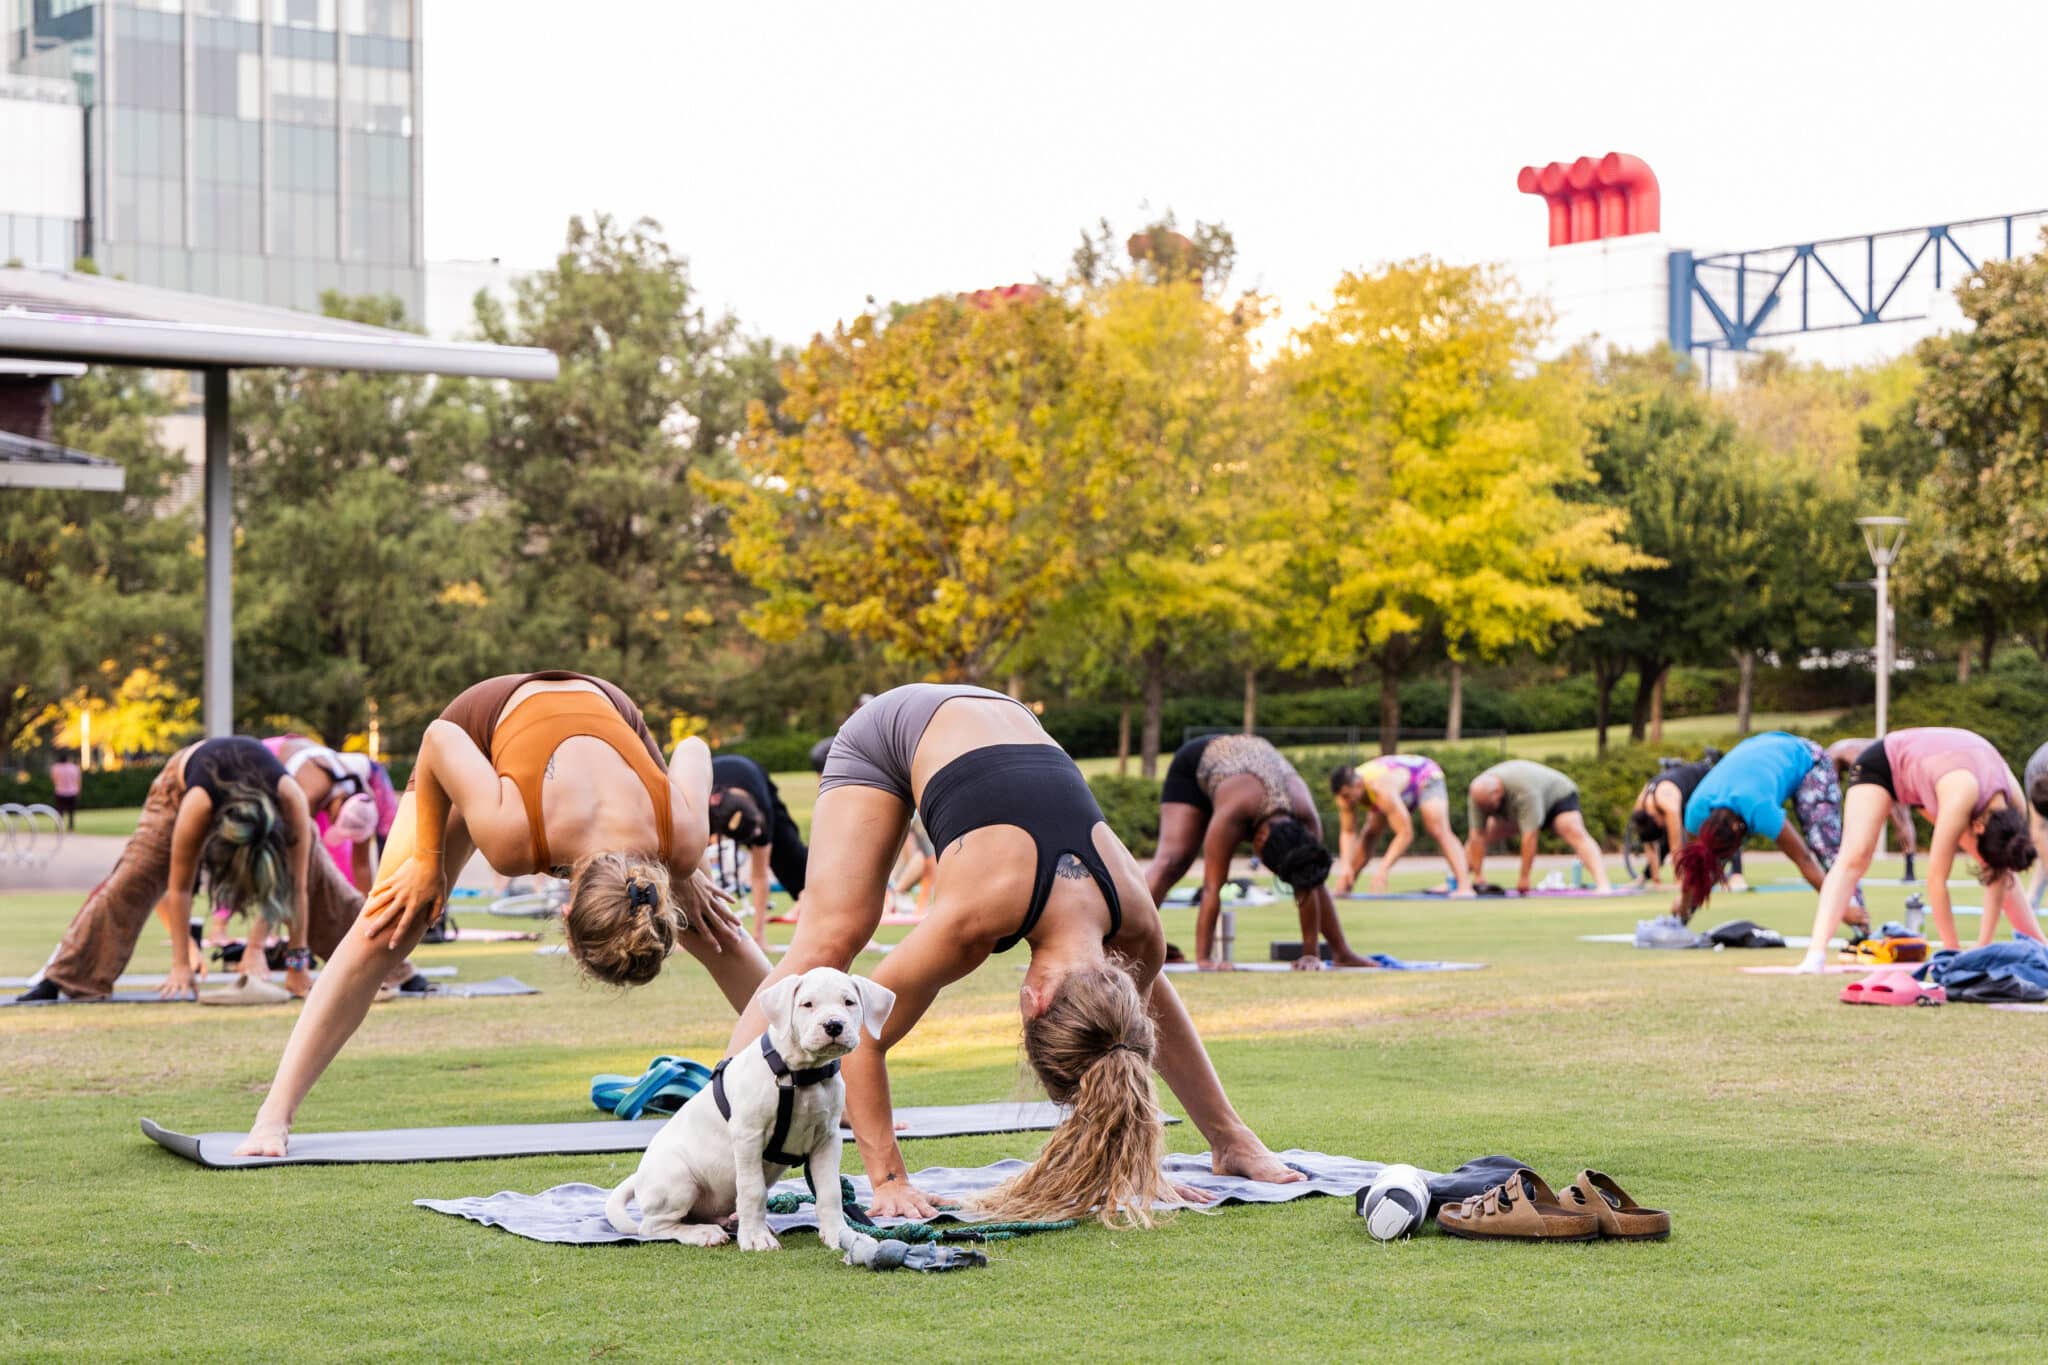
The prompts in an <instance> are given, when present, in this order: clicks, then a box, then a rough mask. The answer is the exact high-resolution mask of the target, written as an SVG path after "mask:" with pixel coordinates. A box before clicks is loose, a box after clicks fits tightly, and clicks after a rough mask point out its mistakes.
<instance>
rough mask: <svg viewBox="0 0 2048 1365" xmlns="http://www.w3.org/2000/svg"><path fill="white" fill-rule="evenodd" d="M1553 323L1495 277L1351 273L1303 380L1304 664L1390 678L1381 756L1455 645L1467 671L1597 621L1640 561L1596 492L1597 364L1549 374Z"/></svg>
mask: <svg viewBox="0 0 2048 1365" xmlns="http://www.w3.org/2000/svg"><path fill="white" fill-rule="evenodd" d="M1543 325H1544V319H1543V317H1542V316H1541V314H1540V313H1539V312H1538V311H1537V310H1535V309H1533V308H1531V307H1528V306H1526V305H1524V304H1522V303H1521V302H1520V301H1518V300H1517V299H1516V298H1514V297H1513V296H1512V295H1511V294H1510V293H1509V291H1508V290H1507V288H1506V287H1505V285H1504V284H1503V282H1502V281H1501V280H1500V278H1499V277H1498V275H1497V274H1496V273H1495V272H1494V271H1493V270H1491V269H1489V268H1486V267H1479V266H1451V265H1444V264H1441V263H1439V262H1436V261H1432V260H1429V259H1426V258H1425V259H1419V260H1413V261H1406V262H1403V263H1400V264H1398V265H1392V266H1387V267H1383V268H1381V269H1378V270H1375V271H1372V272H1369V273H1363V274H1347V275H1346V276H1345V277H1344V278H1343V279H1342V280H1340V281H1339V282H1338V284H1337V288H1336V292H1335V295H1334V297H1333V298H1332V299H1331V301H1330V303H1329V304H1328V305H1327V306H1326V307H1325V308H1324V309H1323V310H1322V312H1321V313H1320V314H1319V315H1318V316H1317V317H1316V318H1315V319H1314V320H1313V321H1312V322H1311V323H1310V324H1309V325H1308V326H1307V327H1305V328H1303V329H1302V330H1301V331H1300V332H1298V333H1297V334H1296V335H1295V337H1294V342H1293V346H1292V349H1291V351H1290V353H1289V355H1288V356H1287V357H1286V358H1285V360H1284V362H1283V363H1284V371H1285V374H1286V376H1287V380H1288V389H1289V393H1290V397H1291V401H1292V408H1293V413H1294V419H1295V421H1294V426H1295V440H1296V451H1295V457H1294V458H1295V460H1296V461H1297V463H1298V465H1299V472H1298V476H1297V477H1295V478H1293V479H1292V480H1290V482H1291V483H1292V485H1293V487H1294V488H1295V489H1296V490H1297V492H1298V495H1299V496H1300V498H1301V499H1302V501H1303V502H1305V503H1307V502H1312V503H1313V505H1314V506H1315V509H1316V515H1314V516H1311V517H1303V518H1302V519H1301V522H1300V526H1301V538H1300V541H1299V553H1298V555H1297V558H1296V561H1295V569H1296V571H1297V574H1298V579H1299V582H1300V584H1301V588H1300V590H1299V592H1298V593H1297V596H1296V601H1297V603H1298V604H1299V610H1298V613H1297V615H1296V618H1295V622H1294V627H1295V629H1294V636H1293V640H1292V643H1291V645H1290V653H1291V655H1292V661H1293V662H1297V663H1303V664H1311V665H1320V666H1325V667H1360V666H1365V667H1370V668H1372V669H1374V670H1375V671H1376V672H1377V673H1378V675H1379V680H1380V746H1381V748H1382V749H1383V750H1387V751H1391V750H1392V748H1393V747H1394V746H1395V744H1396V743H1397V741H1398V739H1399V734H1400V723H1401V716H1400V705H1401V703H1400V683H1401V679H1402V677H1403V676H1404V675H1405V674H1406V673H1407V672H1408V670H1409V669H1410V667H1411V666H1412V665H1413V664H1414V663H1415V662H1416V661H1417V659H1418V657H1419V656H1420V655H1421V654H1422V653H1423V651H1424V650H1425V649H1426V648H1427V647H1428V646H1429V645H1430V644H1431V643H1432V642H1433V641H1434V640H1438V639H1440V640H1441V641H1442V642H1443V646H1444V648H1445V649H1446V650H1447V651H1448V652H1450V653H1451V655H1452V657H1453V658H1454V659H1458V658H1465V657H1470V656H1475V655H1476V656H1478V657H1496V656H1499V655H1502V654H1505V653H1507V652H1509V651H1511V650H1514V649H1518V648H1523V647H1541V646H1543V645H1546V644H1548V643H1550V642H1551V641H1552V640H1554V639H1555V638H1556V637H1557V636H1558V635H1559V634H1561V633H1563V632H1566V631H1570V630H1575V629H1579V628H1582V627H1585V626H1588V625H1591V624H1593V623H1594V622H1595V621H1597V620H1598V616H1597V611H1598V609H1599V608H1600V607H1602V606H1603V605H1605V604H1606V603H1608V602H1609V601H1611V600H1612V597H1611V590H1610V589H1609V588H1607V587H1606V586H1605V585H1604V583H1603V581H1602V578H1601V576H1602V575H1605V574H1611V573H1614V572H1618V571H1620V570H1621V569H1624V568H1626V567H1627V566H1628V565H1629V564H1631V563H1632V562H1634V561H1635V558H1636V552H1635V551H1633V550H1631V549H1630V548H1629V547H1628V546H1627V545H1625V544H1624V543H1622V541H1621V540H1620V539H1619V532H1620V531H1621V529H1622V527H1623V525H1624V524H1625V518H1624V517H1623V515H1622V514H1621V513H1620V512H1618V511H1616V510H1615V509H1613V508H1608V507H1602V506H1599V505H1596V504H1593V503H1590V502H1588V501H1586V500H1583V499H1579V498H1574V497H1573V496H1572V495H1573V493H1574V492H1575V491H1576V490H1579V489H1581V488H1583V487H1584V486H1585V485H1588V484H1590V483H1591V482H1592V481H1593V478H1594V475H1593V472H1592V468H1591V466H1590V464H1589V462H1588V459H1587V453H1586V446H1587V434H1586V395H1587V388H1588V379H1587V375H1586V371H1585V367H1584V365H1583V363H1582V362H1581V361H1579V360H1578V359H1576V358H1572V359H1568V360H1565V361H1560V362H1555V363H1552V364H1548V365H1538V364H1536V362H1535V360H1534V354H1533V353H1534V349H1535V346H1536V344H1537V342H1538V340H1539V339H1540V337H1541V335H1542V329H1543Z"/></svg>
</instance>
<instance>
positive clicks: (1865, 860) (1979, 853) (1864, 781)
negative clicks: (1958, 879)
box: [1799, 727, 2042, 972]
mask: <svg viewBox="0 0 2048 1365" xmlns="http://www.w3.org/2000/svg"><path fill="white" fill-rule="evenodd" d="M1894 806H1906V807H1909V808H1911V809H1914V810H1918V811H1920V812H1922V813H1923V814H1925V815H1926V817H1927V820H1928V823H1930V824H1932V825H1933V826H1934V841H1933V843H1932V845H1931V846H1930V847H1929V849H1928V859H1927V862H1928V867H1927V904H1928V908H1929V909H1930V910H1932V911H1933V912H1934V927H1935V931H1936V932H1937V933H1939V934H1940V935H1941V942H1942V946H1943V947H1945V948H1960V947H1962V941H1961V940H1960V939H1959V938H1957V937H1956V917H1955V909H1954V907H1953V906H1952V905H1950V903H1949V896H1948V874H1949V868H1950V867H1951V866H1952V865H1953V864H1954V862H1955V856H1956V853H1957V852H1958V851H1961V852H1962V853H1963V854H1964V855H1965V856H1967V857H1970V858H1973V859H1975V860H1976V862H1977V865H1978V869H1979V871H1978V880H1979V881H1981V882H1982V883H1983V884H1984V921H1983V928H1982V930H1980V931H1979V934H1978V939H1977V942H1978V946H1979V947H1982V946H1984V945H1985V944H1988V943H1990V942H1991V938H1992V935H1993V934H1994V933H1995V932H1996V931H1997V928H1998V921H1999V917H2000V915H2001V914H2010V915H2011V916H2012V927H2013V932H2014V933H2017V934H2023V935H2025V936H2026V937H2028V938H2031V939H2036V940H2039V939H2041V937H2042V935H2041V925H2040V922H2039V921H2038V920H2036V919H2035V918H2034V911H2033V907H2031V906H2030V905H2028V904H2027V898H2026V897H2025V896H2024V895H2022V894H2021V892H2020V885H2019V875H2018V874H2020V873H2022V872H2024V871H2026V870H2027V869H2028V868H2030V867H2032V866H2033V865H2034V859H2035V857H2036V852H2035V848H2034V839H2033V835H2032V833H2031V832H2030V831H2029V829H2028V827H2027V816H2026V810H2025V802H2024V801H2023V800H2022V799H2021V796H2020V782H2019V779H2018V778H2017V777H2014V776H2013V772H2012V769H2011V768H2010V767H2009V766H2007V764H2006V761H2005V758H2004V756H2003V755H2002V754H2000V753H1999V752H1998V750H1997V749H1996V748H1994V747H1993V746H1992V744H1991V742H1990V741H1989V740H1987V739H1985V738H1984V737H1983V736H1982V735H1979V734H1976V733H1974V732H1972V731H1969V730H1956V729H1948V728H1942V727H1930V728H1925V729H1917V730H1894V731H1892V733H1891V734H1889V735H1886V736H1885V737H1884V738H1883V739H1881V740H1879V741H1877V742H1876V743H1874V744H1872V745H1871V746H1870V747H1869V748H1867V749H1865V750H1864V751H1863V752H1862V753H1861V754H1859V755H1857V757H1856V761H1855V762H1854V763H1852V764H1851V765H1850V766H1849V785H1848V792H1847V794H1846V796H1845V797H1844V798H1843V807H1842V856H1841V857H1840V858H1839V859H1837V860H1836V862H1835V865H1834V866H1833V867H1831V868H1829V869H1828V875H1827V879H1826V880H1825V881H1824V882H1822V884H1821V889H1820V908H1819V909H1818V910H1816V911H1815V912H1814V917H1813V941H1812V943H1811V944H1809V945H1808V947H1807V949H1806V959H1805V960H1804V961H1803V962H1801V963H1800V964H1799V970H1800V971H1802V972H1818V971H1820V970H1822V969H1823V968H1824V967H1825V966H1826V963H1827V953H1828V940H1829V939H1830V938H1832V937H1833V936H1834V932H1835V929H1836V927H1837V926H1839V925H1840V924H1841V922H1842V915H1843V913H1844V912H1845V911H1846V910H1847V909H1848V906H1849V898H1850V896H1851V894H1852V893H1853V892H1854V891H1855V890H1856V884H1857V883H1858V882H1859V881H1861V880H1862V879H1863V874H1864V873H1865V872H1867V871H1868V870H1869V869H1870V860H1871V858H1872V857H1874V856H1875V855H1876V853H1877V844H1878V839H1879V837H1880V836H1881V835H1882V834H1883V832H1884V826H1885V821H1886V820H1888V819H1889V818H1890V817H1891V813H1892V809H1893V807H1894Z"/></svg>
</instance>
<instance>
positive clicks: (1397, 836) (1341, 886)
mask: <svg viewBox="0 0 2048 1365" xmlns="http://www.w3.org/2000/svg"><path fill="white" fill-rule="evenodd" d="M1330 793H1331V794H1332V795H1333V796H1335V797H1336V798H1337V814H1338V817H1339V819H1340V821H1341V824H1342V833H1341V835H1340V844H1339V847H1340V848H1341V849H1342V851H1343V855H1344V856H1343V858H1342V860H1341V861H1340V862H1339V864H1338V868H1337V890H1338V894H1340V895H1343V894H1348V893H1349V892H1350V890H1351V888H1352V887H1353V886H1355V885H1357V883H1358V874H1359V873H1361V872H1363V871H1364V870H1365V863H1366V859H1367V858H1368V857H1369V856H1370V855H1371V852H1372V846H1373V844H1374V843H1376V842H1377V841H1378V840H1379V835H1380V831H1381V830H1383V829H1384V830H1390V831H1392V834H1391V837H1389V838H1388V840H1387V851H1386V853H1385V854H1384V855H1382V856H1381V858H1380V860H1379V862H1378V863H1377V864H1376V865H1375V866H1374V867H1373V870H1372V877H1371V879H1370V880H1369V881H1368V882H1367V883H1366V889H1367V890H1369V891H1372V892H1373V893H1374V894H1378V893H1381V892H1384V891H1385V890H1386V889H1387V877H1388V875H1389V874H1390V873H1392V872H1393V870H1394V864H1395V863H1396V862H1398V861H1399V860H1400V857H1401V855H1402V854H1403V853H1406V852H1407V851H1408V846H1409V845H1410V844H1412V843H1414V842H1415V822H1416V821H1417V820H1420V821H1421V822H1422V827H1423V828H1424V829H1426V830H1428V831H1429V836H1430V838H1432V839H1434V840H1436V843H1437V847H1438V848H1441V849H1442V850H1443V851H1444V861H1445V862H1446V863H1448V864H1449V865H1450V869H1451V898H1452V899H1453V900H1458V899H1463V898H1466V897H1469V896H1471V895H1472V894H1473V893H1472V876H1471V873H1470V872H1469V871H1468V870H1467V868H1466V866H1465V846H1464V845H1463V844H1461V843H1459V842H1458V838H1457V836H1456V835H1455V834H1453V833H1452V832H1451V799H1450V793H1449V792H1448V790H1447V789H1446V788H1445V786H1444V770H1443V769H1442V768H1441V767H1439V766H1438V765H1437V762H1436V760H1435V759H1432V758H1424V757H1422V756H1421V755H1419V754H1382V755H1381V756H1380V757H1378V758H1375V759H1373V760H1371V761H1370V762H1368V763H1365V764H1363V765H1361V766H1359V767H1357V768H1350V767H1344V768H1338V769H1336V770H1334V771H1333V772H1331V774H1330ZM1361 810H1363V811H1364V812H1365V823H1364V826H1363V827H1362V828H1361V827H1360V826H1359V823H1358V815H1359V812H1360V811H1361Z"/></svg>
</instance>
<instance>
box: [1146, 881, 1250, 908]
mask: <svg viewBox="0 0 2048 1365" xmlns="http://www.w3.org/2000/svg"><path fill="white" fill-rule="evenodd" d="M1201 898H1202V889H1201V888H1200V887H1191V888H1186V889H1183V890H1177V891H1169V892H1167V893H1166V899H1165V900H1163V901H1161V902H1160V903H1159V906H1160V908H1161V909H1162V910H1164V909H1169V908H1171V909H1179V910H1185V909H1188V908H1189V907H1191V906H1193V905H1195V904H1196V903H1197V902H1198V901H1200V900H1201ZM1279 903H1280V898H1279V897H1278V896H1276V895H1274V894H1273V893H1272V892H1271V891H1269V890H1267V889H1266V888H1265V887H1263V886H1255V887H1253V888H1252V889H1251V890H1249V891H1246V892H1244V893H1242V894H1241V895H1237V896H1232V897H1227V898H1225V899H1224V900H1223V901H1222V902H1220V904H1221V905H1222V906H1223V908H1224V909H1225V910H1237V909H1242V908H1243V907H1245V906H1247V905H1253V906H1256V905H1278V904H1279Z"/></svg>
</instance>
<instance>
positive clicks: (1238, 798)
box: [1145, 735, 1374, 971]
mask: <svg viewBox="0 0 2048 1365" xmlns="http://www.w3.org/2000/svg"><path fill="white" fill-rule="evenodd" d="M1244 844H1250V845H1251V850H1252V852H1253V853H1254V854H1256V855H1257V857H1258V859H1259V861H1260V862H1262V863H1264V864H1265V865H1266V866H1267V867H1270V868H1272V869H1273V872H1274V874H1275V875H1277V876H1278V877H1279V878H1280V880H1281V881H1283V882H1286V883H1287V885H1288V886H1289V887H1291V888H1293V890H1294V906H1295V909H1296V911H1297V912H1298V913H1299V914H1300V916H1301V956H1300V957H1298V958H1296V959H1295V962H1294V965H1295V966H1296V967H1297V968H1298V969H1300V970H1302V971H1315V970H1318V969H1320V968H1321V967H1322V965H1323V957H1322V951H1321V948H1320V947H1319V946H1318V945H1319V942H1320V940H1321V939H1325V938H1327V939H1328V940H1329V941H1330V960H1331V961H1332V962H1333V963H1335V964H1336V965H1338V966H1344V967H1370V966H1373V965H1374V964H1373V962H1372V961H1371V960H1370V959H1369V958H1364V957H1361V956H1359V955H1358V954H1357V953H1355V952H1353V951H1352V950H1351V945H1350V944H1349V943H1347V942H1345V939H1344V926H1343V925H1342V924H1341V923H1339V922H1338V919H1337V903H1336V901H1334V900H1332V899H1331V898H1330V888H1329V885H1328V882H1329V877H1330V862H1331V859H1330V851H1329V850H1328V849H1326V848H1324V847H1323V822H1322V817H1321V816H1319V815H1317V814H1316V805H1315V801H1314V799H1313V798H1312V797H1311V796H1310V795H1309V790H1308V784H1307V783H1305V782H1303V781H1302V780H1301V774H1299V773H1297V772H1295V770H1294V765H1293V764H1292V763H1289V762H1288V761H1287V760H1286V758H1284V757H1282V755H1281V753H1280V751H1279V750H1278V749H1275V748H1274V747H1273V746H1272V745H1271V744H1269V743H1267V742H1266V741H1265V740H1263V739H1260V738H1259V737H1258V736H1257V735H1209V736H1206V737H1204V738H1202V739H1191V740H1189V741H1188V742H1187V743H1186V744H1183V745H1181V746H1180V748H1179V749H1178V750H1176V751H1175V753H1174V755H1173V761H1172V762H1171V763H1170V764H1168V765H1167V769H1166V781H1165V783H1164V785H1163V786H1161V788H1160V791H1159V847H1158V848H1157V850H1155V851H1154V853H1153V855H1152V862H1151V864H1150V865H1149V866H1148V867H1147V868H1146V870H1145V880H1146V885H1147V887H1148V888H1149V889H1150V891H1151V893H1152V899H1153V902H1154V903H1155V904H1156V903H1158V902H1160V901H1162V900H1164V899H1165V897H1166V893H1167V892H1169V891H1171V890H1172V889H1173V886H1174V883H1176V882H1178V881H1179V880H1180V879H1181V878H1182V877H1183V876H1185V875H1187V870H1188V868H1190V867H1192V866H1193V865H1194V861H1195V857H1196V855H1197V854H1200V856H1201V859H1202V893H1201V895H1200V897H1199V898H1198V899H1197V901H1196V910H1195V961H1196V963H1197V964H1198V965H1199V966H1201V967H1203V968H1204V969H1214V968H1217V967H1221V966H1225V965H1227V964H1224V963H1221V962H1219V961H1218V960H1217V958H1216V921H1217V919H1218V917H1219V916H1220V915H1221V914H1222V910H1223V884H1224V882H1226V881H1228V880H1229V879H1230V860H1231V858H1232V857H1233V856H1235V855H1236V853H1237V850H1238V848H1239V847H1240V846H1241V845H1244Z"/></svg>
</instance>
